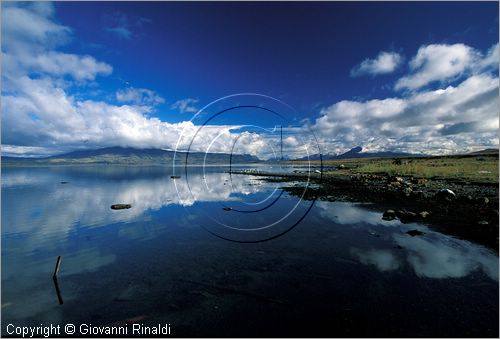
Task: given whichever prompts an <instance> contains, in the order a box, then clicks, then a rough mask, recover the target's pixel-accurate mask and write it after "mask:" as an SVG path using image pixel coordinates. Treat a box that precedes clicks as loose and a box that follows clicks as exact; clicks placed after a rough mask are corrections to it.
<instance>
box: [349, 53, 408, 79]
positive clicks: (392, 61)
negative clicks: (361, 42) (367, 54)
mask: <svg viewBox="0 0 500 339" xmlns="http://www.w3.org/2000/svg"><path fill="white" fill-rule="evenodd" d="M402 61H403V58H402V57H401V55H400V54H398V53H396V52H384V51H383V52H380V53H379V54H378V55H377V57H376V58H375V59H365V60H363V61H362V62H361V63H360V64H359V65H357V66H356V67H354V68H353V69H352V70H351V76H353V77H355V76H360V75H367V74H368V75H379V74H388V73H392V72H394V71H395V70H396V69H397V68H398V67H399V65H400V64H401V62H402Z"/></svg>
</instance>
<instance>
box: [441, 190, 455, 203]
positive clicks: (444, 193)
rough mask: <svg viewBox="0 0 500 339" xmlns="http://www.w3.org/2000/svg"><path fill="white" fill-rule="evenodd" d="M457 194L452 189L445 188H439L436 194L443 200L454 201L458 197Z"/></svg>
mask: <svg viewBox="0 0 500 339" xmlns="http://www.w3.org/2000/svg"><path fill="white" fill-rule="evenodd" d="M456 197H457V196H456V194H455V192H453V191H452V190H450V189H447V188H444V189H442V190H439V192H437V194H436V198H437V199H438V200H441V201H452V200H455V199H456Z"/></svg>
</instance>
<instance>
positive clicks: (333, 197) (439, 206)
mask: <svg viewBox="0 0 500 339" xmlns="http://www.w3.org/2000/svg"><path fill="white" fill-rule="evenodd" d="M276 164H287V165H296V166H297V168H300V166H304V165H308V164H309V163H308V162H305V161H285V162H276ZM311 165H312V166H311V167H312V168H311V173H308V172H305V171H299V170H295V171H293V172H292V173H269V172H255V171H232V174H244V175H255V176H260V177H262V180H265V181H272V182H283V183H284V184H285V185H284V187H283V189H284V190H285V191H287V192H288V193H289V194H291V195H296V196H301V195H302V194H303V193H304V185H300V184H301V183H304V184H305V182H306V181H307V180H310V181H311V182H312V183H316V184H317V185H315V187H309V188H308V189H307V191H306V192H305V195H304V198H305V199H318V200H321V201H350V202H362V203H370V204H369V205H367V207H368V208H370V209H372V210H375V211H378V212H380V218H381V221H382V220H392V219H395V218H397V219H399V220H400V221H401V222H403V223H411V222H420V223H424V224H426V225H428V226H430V227H433V228H434V229H437V230H439V231H442V232H444V233H448V234H452V235H454V236H457V237H459V238H462V239H466V240H471V241H474V242H477V243H480V244H482V245H485V246H487V247H489V248H492V249H494V250H495V251H497V252H498V236H499V228H498V220H499V214H498V206H499V200H498V178H499V172H498V151H489V152H479V153H475V154H465V155H452V156H429V157H407V158H392V159H391V158H358V159H342V160H326V161H323V162H322V164H321V162H320V161H312V162H311ZM321 168H322V169H323V171H321ZM287 182H288V183H291V182H294V185H286V183H287ZM297 183H298V185H297Z"/></svg>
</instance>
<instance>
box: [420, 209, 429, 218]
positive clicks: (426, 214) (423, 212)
mask: <svg viewBox="0 0 500 339" xmlns="http://www.w3.org/2000/svg"><path fill="white" fill-rule="evenodd" d="M429 214H430V213H429V212H427V211H422V212H419V213H418V216H419V217H420V218H422V219H426V218H427V217H428V216H429Z"/></svg>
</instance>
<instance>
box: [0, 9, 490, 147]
mask: <svg viewBox="0 0 500 339" xmlns="http://www.w3.org/2000/svg"><path fill="white" fill-rule="evenodd" d="M2 53H3V58H2V82H3V88H2V102H3V105H2V151H3V153H4V154H11V155H14V154H17V155H46V154H53V153H57V152H63V151H68V150H72V149H80V148H97V147H106V146H114V145H120V146H132V147H159V148H166V149H174V148H175V147H176V146H178V147H179V148H180V149H184V148H186V146H187V145H188V144H189V141H190V140H193V135H194V134H195V133H196V131H197V130H198V128H199V126H200V125H202V124H203V122H205V121H206V118H205V117H204V116H203V115H202V114H201V115H195V114H196V112H198V110H199V109H200V108H203V107H205V106H206V105H208V104H210V103H211V102H213V101H214V100H217V99H219V98H221V97H225V96H228V95H231V94H235V93H242V92H243V93H260V94H263V95H266V96H270V97H273V98H276V99H277V100H281V101H283V102H284V103H286V104H288V105H290V106H291V107H292V108H293V112H292V111H288V110H287V109H285V111H286V112H281V113H283V114H285V115H286V120H287V121H286V123H285V126H287V127H288V128H287V129H286V143H285V146H286V149H287V150H293V151H294V152H295V153H297V154H298V153H300V152H301V151H297V149H300V150H303V149H308V150H309V151H311V150H314V149H315V147H314V145H312V143H313V141H312V139H311V138H310V136H311V135H312V133H314V135H315V136H316V139H315V140H314V143H315V142H316V141H318V142H319V145H320V148H321V150H322V152H325V153H326V152H330V153H337V152H342V151H345V150H348V149H349V148H351V147H354V146H358V145H360V146H362V147H363V148H364V149H365V150H367V151H378V150H395V151H407V152H414V153H420V152H424V153H433V154H440V153H456V152H464V151H470V150H474V149H478V148H486V147H498V115H499V111H498V3H497V2H440V3H433V2H374V3H364V2H315V3H306V2H294V3H283V2H279V3H266V2H238V3H236V2H235V3H227V2H224V3H215V2H203V3H195V2H146V3H143V2H56V3H42V2H39V3H22V4H21V3H8V2H2ZM263 98H264V97H254V98H253V99H252V98H248V97H247V98H244V99H242V98H238V97H231V98H230V99H229V100H228V102H226V103H225V105H233V104H241V103H242V102H246V103H248V104H250V103H252V100H254V102H255V105H273V99H266V100H264V101H266V102H263V101H262V100H263ZM275 103H276V102H274V104H275ZM207 111H210V109H207ZM212 113H213V111H212ZM262 113H263V112H258V113H255V114H254V113H252V112H251V111H250V110H246V111H241V112H240V114H226V115H224V116H223V117H222V116H221V117H220V119H215V120H213V121H211V122H210V124H209V126H205V127H204V128H203V129H201V130H200V132H199V133H198V134H197V136H196V140H194V143H193V145H192V147H193V148H194V149H195V150H200V151H204V150H206V145H207V144H210V145H211V150H212V151H219V152H225V151H227V150H228V147H230V146H231V145H232V144H233V143H234V141H235V140H236V139H237V140H238V149H239V151H241V152H245V153H252V154H255V155H258V156H262V157H267V156H269V153H270V148H269V145H272V144H273V143H274V142H275V141H276V138H275V137H276V135H274V134H273V135H265V133H260V132H259V131H258V130H256V129H255V128H254V129H244V128H241V126H242V125H244V124H252V125H256V126H257V125H258V126H259V128H260V127H263V128H271V127H273V126H274V125H276V124H280V123H281V122H280V121H279V119H276V117H275V116H274V117H273V116H272V115H269V114H267V115H266V114H262ZM312 152H313V153H314V151H312Z"/></svg>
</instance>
